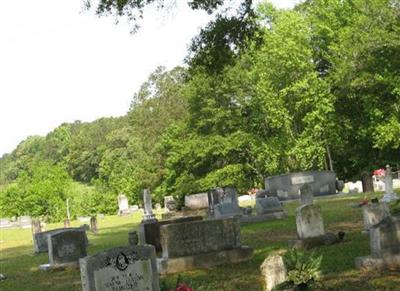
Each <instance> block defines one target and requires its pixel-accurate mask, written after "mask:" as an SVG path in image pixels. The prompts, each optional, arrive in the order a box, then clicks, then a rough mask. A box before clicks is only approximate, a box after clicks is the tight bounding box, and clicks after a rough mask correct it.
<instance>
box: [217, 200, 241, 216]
mask: <svg viewBox="0 0 400 291" xmlns="http://www.w3.org/2000/svg"><path fill="white" fill-rule="evenodd" d="M238 215H239V216H240V215H242V211H241V210H240V207H239V205H238V204H236V203H221V204H217V205H214V217H215V218H224V217H232V216H238Z"/></svg>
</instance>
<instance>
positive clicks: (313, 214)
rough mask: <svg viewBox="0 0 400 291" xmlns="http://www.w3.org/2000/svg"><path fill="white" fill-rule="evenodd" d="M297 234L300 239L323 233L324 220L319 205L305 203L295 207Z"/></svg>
mask: <svg viewBox="0 0 400 291" xmlns="http://www.w3.org/2000/svg"><path fill="white" fill-rule="evenodd" d="M296 226H297V235H298V237H299V238H300V239H305V238H312V237H318V236H322V235H324V234H325V230H324V222H323V220H322V215H321V207H320V206H319V205H314V204H307V205H302V206H300V207H298V208H297V209H296Z"/></svg>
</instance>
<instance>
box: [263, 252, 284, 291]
mask: <svg viewBox="0 0 400 291" xmlns="http://www.w3.org/2000/svg"><path fill="white" fill-rule="evenodd" d="M261 274H262V276H263V279H264V282H265V289H264V290H265V291H271V290H273V289H274V288H275V287H276V286H277V285H279V284H281V283H283V282H285V281H286V280H287V270H286V266H285V264H284V262H283V258H282V256H280V255H272V256H269V257H267V258H266V259H265V260H264V262H263V263H262V265H261Z"/></svg>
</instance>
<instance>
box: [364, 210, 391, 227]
mask: <svg viewBox="0 0 400 291" xmlns="http://www.w3.org/2000/svg"><path fill="white" fill-rule="evenodd" d="M362 209H363V220H364V230H365V231H366V232H368V231H369V229H370V228H371V227H372V226H374V225H376V224H378V223H379V222H381V221H382V220H383V219H384V218H386V217H388V216H389V215H390V212H389V209H388V207H387V205H386V203H371V204H368V205H364V206H363V208H362Z"/></svg>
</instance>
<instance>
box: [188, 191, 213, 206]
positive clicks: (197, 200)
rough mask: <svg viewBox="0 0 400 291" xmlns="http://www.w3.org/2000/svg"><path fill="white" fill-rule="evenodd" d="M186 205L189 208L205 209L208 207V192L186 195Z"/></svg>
mask: <svg viewBox="0 0 400 291" xmlns="http://www.w3.org/2000/svg"><path fill="white" fill-rule="evenodd" d="M185 207H186V208H188V209H192V210H196V209H204V208H207V207H208V195H207V193H197V194H192V195H186V196H185Z"/></svg>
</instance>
